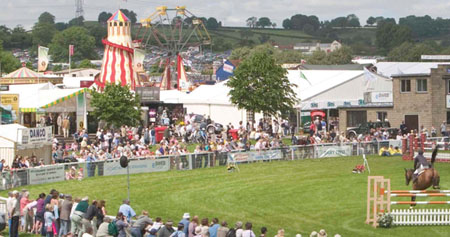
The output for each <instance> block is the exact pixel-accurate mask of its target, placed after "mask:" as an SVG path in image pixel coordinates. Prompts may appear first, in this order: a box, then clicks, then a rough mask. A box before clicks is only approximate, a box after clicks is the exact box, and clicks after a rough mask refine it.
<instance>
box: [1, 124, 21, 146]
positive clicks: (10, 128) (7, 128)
mask: <svg viewBox="0 0 450 237" xmlns="http://www.w3.org/2000/svg"><path fill="white" fill-rule="evenodd" d="M21 128H26V127H24V126H22V125H20V124H16V123H13V124H7V125H0V136H2V137H4V138H7V139H9V140H11V141H14V142H18V137H17V130H19V129H21Z"/></svg>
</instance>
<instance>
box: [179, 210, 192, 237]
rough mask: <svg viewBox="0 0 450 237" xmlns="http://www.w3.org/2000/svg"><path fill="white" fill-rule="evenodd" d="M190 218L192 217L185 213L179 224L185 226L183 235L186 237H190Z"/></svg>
mask: <svg viewBox="0 0 450 237" xmlns="http://www.w3.org/2000/svg"><path fill="white" fill-rule="evenodd" d="M190 218H191V216H190V215H189V213H184V214H183V218H182V219H181V220H180V222H179V223H182V224H183V226H184V229H183V233H184V235H185V236H186V237H188V236H189V224H190V223H189V219H190Z"/></svg>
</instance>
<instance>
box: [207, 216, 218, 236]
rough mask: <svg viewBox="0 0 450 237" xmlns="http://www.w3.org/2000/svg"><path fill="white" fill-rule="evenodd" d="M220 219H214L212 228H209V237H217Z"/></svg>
mask: <svg viewBox="0 0 450 237" xmlns="http://www.w3.org/2000/svg"><path fill="white" fill-rule="evenodd" d="M219 227H220V225H219V219H217V218H213V219H212V222H211V226H210V227H209V236H210V237H217V230H218V229H219Z"/></svg>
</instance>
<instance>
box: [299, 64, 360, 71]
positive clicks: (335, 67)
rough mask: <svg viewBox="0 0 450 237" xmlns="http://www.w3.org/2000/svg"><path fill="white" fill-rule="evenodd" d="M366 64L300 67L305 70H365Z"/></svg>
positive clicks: (307, 65) (304, 65) (308, 65)
mask: <svg viewBox="0 0 450 237" xmlns="http://www.w3.org/2000/svg"><path fill="white" fill-rule="evenodd" d="M365 66H367V65H365V64H343V65H313V64H302V65H300V66H299V68H300V69H303V70H364V67H365Z"/></svg>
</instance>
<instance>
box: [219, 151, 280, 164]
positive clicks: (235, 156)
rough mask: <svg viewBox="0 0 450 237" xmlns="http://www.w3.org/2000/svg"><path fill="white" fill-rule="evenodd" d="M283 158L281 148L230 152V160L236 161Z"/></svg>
mask: <svg viewBox="0 0 450 237" xmlns="http://www.w3.org/2000/svg"><path fill="white" fill-rule="evenodd" d="M281 158H283V154H282V153H281V150H267V151H250V152H237V153H228V162H235V163H241V162H252V161H262V160H279V159H281Z"/></svg>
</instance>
